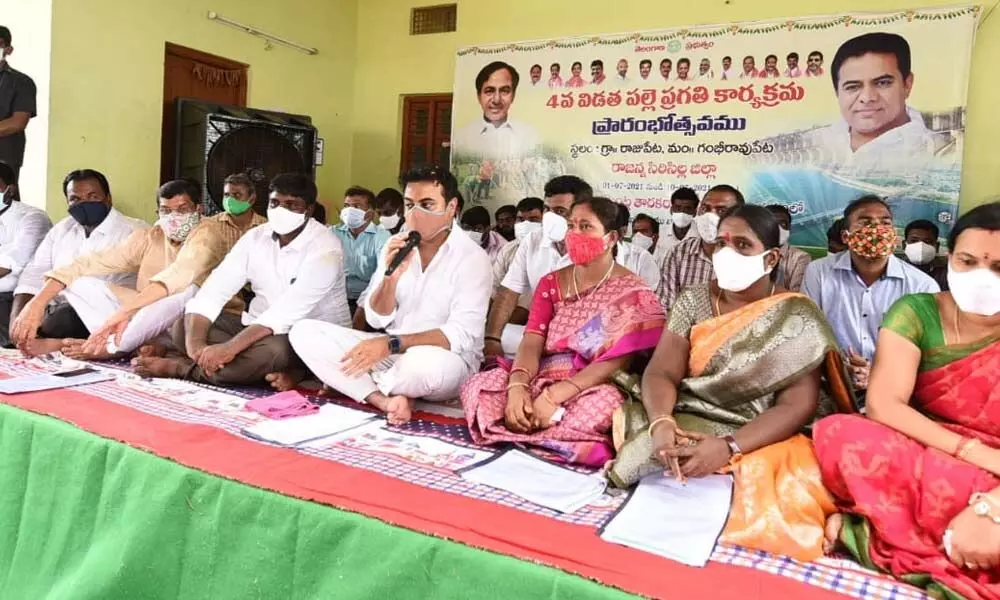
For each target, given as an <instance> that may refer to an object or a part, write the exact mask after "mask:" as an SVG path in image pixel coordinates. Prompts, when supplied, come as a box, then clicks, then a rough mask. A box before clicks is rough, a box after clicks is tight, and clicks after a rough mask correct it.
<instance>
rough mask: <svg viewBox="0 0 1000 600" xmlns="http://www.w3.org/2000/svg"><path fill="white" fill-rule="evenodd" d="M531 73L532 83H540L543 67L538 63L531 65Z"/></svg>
mask: <svg viewBox="0 0 1000 600" xmlns="http://www.w3.org/2000/svg"><path fill="white" fill-rule="evenodd" d="M529 74H530V76H531V83H538V81H539V80H540V79H541V78H542V68H541V67H539V66H537V65H536V66H534V67H531V71H530V72H529Z"/></svg>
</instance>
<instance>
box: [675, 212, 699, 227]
mask: <svg viewBox="0 0 1000 600" xmlns="http://www.w3.org/2000/svg"><path fill="white" fill-rule="evenodd" d="M691 221H694V215H689V214H687V213H670V223H671V224H672V225H673V226H674V227H676V228H678V229H687V228H688V227H690V226H691Z"/></svg>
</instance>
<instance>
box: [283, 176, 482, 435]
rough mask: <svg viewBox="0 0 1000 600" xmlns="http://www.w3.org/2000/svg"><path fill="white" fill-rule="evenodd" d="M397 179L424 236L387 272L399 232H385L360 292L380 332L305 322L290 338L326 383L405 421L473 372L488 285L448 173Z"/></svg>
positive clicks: (411, 223) (410, 226) (400, 241)
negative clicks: (458, 218)
mask: <svg viewBox="0 0 1000 600" xmlns="http://www.w3.org/2000/svg"><path fill="white" fill-rule="evenodd" d="M403 182H404V185H405V190H404V197H405V200H406V207H407V212H406V229H407V231H417V232H419V233H420V234H421V236H422V241H421V242H420V244H419V245H418V246H417V247H416V248H415V249H414V250H413V251H411V252H409V254H407V256H406V259H405V260H404V261H403V263H402V264H401V265H400V266H399V268H398V269H396V270H395V271H394V272H393V273H392V274H391V275H389V276H386V274H385V272H386V268H387V265H388V264H390V263H391V262H392V259H393V258H394V257H395V256H396V254H397V253H398V252H399V251H400V249H401V248H402V247H403V245H404V244H405V240H406V235H404V234H399V235H397V236H395V237H393V238H391V239H390V240H389V242H388V243H387V244H386V247H385V249H384V250H383V253H382V256H381V258H380V259H379V266H378V269H377V270H376V272H375V275H374V276H373V277H372V281H371V284H370V285H369V287H368V289H367V290H366V292H365V294H364V300H363V302H364V305H363V308H364V314H365V317H366V318H367V320H368V324H369V325H371V327H372V328H374V329H381V330H384V331H385V333H367V332H363V331H357V330H355V329H350V328H349V327H348V326H346V325H344V326H338V325H331V324H329V323H322V322H317V321H313V320H305V321H301V322H299V323H297V324H296V325H295V326H294V327H293V328H292V331H291V333H290V334H289V339H290V340H291V343H292V348H293V349H294V350H295V352H296V354H298V356H299V357H300V358H301V359H302V361H303V362H305V364H306V366H308V367H309V369H310V370H311V371H312V372H313V374H315V375H316V376H317V377H318V378H319V379H320V380H322V382H323V383H324V384H325V385H327V386H328V387H330V388H332V389H333V390H336V391H337V392H340V393H341V394H344V395H346V396H348V397H349V398H351V399H353V400H355V401H357V402H367V403H369V404H372V405H374V406H376V407H378V408H379V409H381V410H382V411H384V412H385V413H386V414H387V416H388V419H389V422H390V423H402V422H405V421H407V420H409V418H410V414H411V410H412V404H413V401H414V400H416V399H419V398H423V399H425V400H431V401H444V400H449V399H452V398H456V397H457V396H458V393H459V387H460V386H461V384H462V382H463V381H465V380H466V379H467V378H468V377H469V376H470V375H472V374H473V373H475V372H476V371H478V369H479V366H480V363H481V362H482V347H483V328H484V326H485V323H486V310H487V307H488V306H489V300H490V292H491V291H492V281H493V276H492V271H491V269H490V259H489V257H488V256H487V255H486V252H485V251H484V250H483V249H482V248H481V247H480V246H479V245H478V244H476V243H475V242H473V241H472V240H471V239H470V238H469V236H467V235H465V234H463V233H462V232H461V231H459V230H458V228H457V227H455V223H454V221H455V214H456V212H457V210H458V202H457V199H456V196H457V193H458V182H457V181H456V180H455V178H454V176H452V175H451V174H450V173H449V172H448V171H445V170H443V169H421V170H417V171H414V172H412V173H409V174H407V175H406V176H404V178H403Z"/></svg>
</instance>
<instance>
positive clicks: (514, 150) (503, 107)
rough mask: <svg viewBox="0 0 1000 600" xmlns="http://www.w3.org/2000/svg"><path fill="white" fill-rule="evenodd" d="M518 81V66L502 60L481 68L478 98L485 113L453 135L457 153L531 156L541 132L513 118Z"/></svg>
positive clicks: (504, 156) (505, 156) (477, 88)
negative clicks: (515, 66)
mask: <svg viewBox="0 0 1000 600" xmlns="http://www.w3.org/2000/svg"><path fill="white" fill-rule="evenodd" d="M519 81H520V77H519V76H518V74H517V69H515V68H514V67H512V66H511V65H509V64H507V63H505V62H502V61H495V62H491V63H490V64H488V65H486V66H485V67H483V68H482V70H480V71H479V75H477V76H476V99H477V101H478V102H479V106H480V107H481V108H482V113H481V115H480V116H477V117H476V119H474V120H473V121H472V122H471V123H469V124H468V125H465V126H464V127H462V128H461V129H460V130H458V132H456V134H455V135H454V136H453V138H452V147H453V148H454V149H455V151H456V152H457V153H463V154H473V155H476V156H480V157H484V158H510V157H516V156H524V155H528V154H530V153H531V151H532V150H534V149H535V148H536V147H537V146H538V144H539V141H540V140H539V137H538V133H537V132H536V131H535V130H534V129H533V128H532V127H530V126H528V125H525V124H524V123H521V122H519V121H516V120H514V119H512V118H511V117H510V111H511V108H512V107H513V105H514V100H515V99H516V98H517V85H518V82H519Z"/></svg>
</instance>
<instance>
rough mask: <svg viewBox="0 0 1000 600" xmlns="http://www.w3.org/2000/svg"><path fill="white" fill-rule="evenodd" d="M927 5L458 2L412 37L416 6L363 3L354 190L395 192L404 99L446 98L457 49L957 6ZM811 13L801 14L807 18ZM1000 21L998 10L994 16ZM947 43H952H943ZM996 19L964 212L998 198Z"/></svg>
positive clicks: (974, 106)
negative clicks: (452, 15) (446, 28)
mask: <svg viewBox="0 0 1000 600" xmlns="http://www.w3.org/2000/svg"><path fill="white" fill-rule="evenodd" d="M954 3H955V2H951V1H948V2H934V1H926V0H924V1H921V0H876V1H869V2H865V1H863V0H836V1H828V2H824V3H822V4H821V5H816V6H821V8H814V9H811V8H809V6H811V5H809V4H808V3H802V2H801V1H799V0H701V1H697V2H680V1H677V0H674V1H672V2H662V1H657V0H614V1H613V2H601V3H598V2H595V1H593V0H590V1H587V2H581V1H580V0H508V1H507V2H504V3H496V2H487V1H486V0H465V1H461V0H460V1H459V2H458V31H457V32H455V33H448V34H439V35H425V36H410V35H409V16H410V8H411V7H412V6H421V5H426V4H432V3H431V2H425V1H414V0H362V1H361V2H360V4H359V9H358V32H359V33H360V36H359V44H358V50H357V56H356V62H355V86H354V113H355V114H354V151H353V165H352V169H351V175H352V178H353V182H354V183H358V184H361V185H366V186H369V187H373V188H379V187H381V186H383V185H390V184H391V183H392V182H393V180H394V178H395V177H396V175H397V173H396V171H397V170H398V168H399V150H400V128H401V125H402V116H401V108H402V101H401V99H400V95H402V94H417V93H430V92H450V91H451V89H452V73H453V71H454V67H455V49H456V48H458V47H461V46H467V45H474V44H487V43H494V42H509V41H520V40H531V39H539V38H548V37H554V36H562V35H579V34H588V33H608V32H618V31H630V30H644V29H657V28H665V27H674V26H680V25H695V24H711V23H727V22H731V21H744V20H753V19H768V18H777V17H791V16H803V15H805V14H814V13H819V14H832V13H838V12H844V11H858V10H866V11H879V10H896V9H903V8H921V7H926V6H938V5H943V4H954ZM804 11H805V12H804ZM998 13H1000V11H998ZM941 43H942V44H947V43H949V40H941ZM997 64H1000V16H998V15H993V16H992V18H989V19H987V20H986V21H985V22H984V23H983V25H982V26H981V27H980V30H979V33H978V36H977V38H976V46H975V52H974V55H973V65H972V73H973V76H972V81H971V84H970V89H969V119H968V129H967V138H966V147H965V165H964V172H963V178H962V206H963V208H967V207H969V206H971V205H972V204H978V203H981V202H983V201H986V200H991V199H995V198H997V197H998V196H1000V189H998V188H1000V186H998V184H1000V168H998V167H1000V152H996V151H995V150H994V149H993V147H992V140H993V139H994V138H995V137H996V135H997V132H1000V112H998V111H997V110H996V108H995V107H996V106H997V105H998V104H1000V80H998V79H997V73H996V69H997V67H996V65H997Z"/></svg>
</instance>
